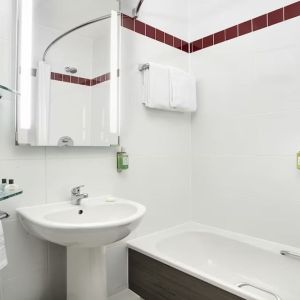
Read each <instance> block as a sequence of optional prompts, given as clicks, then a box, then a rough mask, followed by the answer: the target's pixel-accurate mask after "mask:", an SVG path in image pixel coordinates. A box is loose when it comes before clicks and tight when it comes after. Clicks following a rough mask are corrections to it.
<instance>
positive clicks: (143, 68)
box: [139, 64, 150, 72]
mask: <svg viewBox="0 0 300 300" xmlns="http://www.w3.org/2000/svg"><path fill="white" fill-rule="evenodd" d="M149 68H150V65H149V64H142V65H139V71H140V72H143V71H146V70H149Z"/></svg>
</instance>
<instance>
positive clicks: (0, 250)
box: [0, 221, 7, 270]
mask: <svg viewBox="0 0 300 300" xmlns="http://www.w3.org/2000/svg"><path fill="white" fill-rule="evenodd" d="M6 265H7V257H6V249H5V241H4V233H3V228H2V222H1V221H0V270H2V269H3V268H4V267H5V266H6Z"/></svg>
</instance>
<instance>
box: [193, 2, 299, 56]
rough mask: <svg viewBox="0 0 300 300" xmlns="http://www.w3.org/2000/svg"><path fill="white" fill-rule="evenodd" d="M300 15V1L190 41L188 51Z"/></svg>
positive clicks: (194, 50) (197, 49) (200, 48)
mask: <svg viewBox="0 0 300 300" xmlns="http://www.w3.org/2000/svg"><path fill="white" fill-rule="evenodd" d="M298 16H300V1H297V2H295V3H293V4H290V5H288V6H285V7H282V8H279V9H276V10H274V11H271V12H269V13H266V14H264V15H261V16H258V17H256V18H253V19H251V20H248V21H245V22H243V23H241V24H237V25H234V26H232V27H230V28H226V29H224V30H221V31H219V32H217V33H214V34H211V35H209V36H206V37H203V38H201V39H199V40H196V41H194V42H192V43H190V47H189V48H190V53H193V52H196V51H199V50H202V49H204V48H207V47H210V46H213V45H216V44H219V43H223V42H225V41H228V40H231V39H234V38H237V37H239V36H242V35H245V34H248V33H251V32H254V31H256V30H260V29H263V28H266V27H269V26H273V25H275V24H278V23H281V22H284V21H286V20H289V19H292V18H295V17H298Z"/></svg>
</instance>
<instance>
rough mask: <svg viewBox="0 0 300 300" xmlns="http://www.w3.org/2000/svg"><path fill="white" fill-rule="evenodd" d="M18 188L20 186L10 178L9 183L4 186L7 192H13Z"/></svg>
mask: <svg viewBox="0 0 300 300" xmlns="http://www.w3.org/2000/svg"><path fill="white" fill-rule="evenodd" d="M18 188H19V187H18V186H17V185H16V184H14V180H13V179H9V180H8V184H7V185H6V186H5V188H4V191H5V192H13V191H16V190H17V189H18Z"/></svg>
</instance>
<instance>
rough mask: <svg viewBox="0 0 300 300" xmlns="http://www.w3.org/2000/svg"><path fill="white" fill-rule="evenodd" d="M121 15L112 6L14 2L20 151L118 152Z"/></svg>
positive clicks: (93, 0)
mask: <svg viewBox="0 0 300 300" xmlns="http://www.w3.org/2000/svg"><path fill="white" fill-rule="evenodd" d="M118 10H119V2H118V1H117V0H101V1H99V0H76V1H74V0H47V1H45V0H19V1H18V16H19V17H18V22H19V30H18V78H17V86H18V90H19V91H20V95H19V96H18V101H17V143H18V144H19V145H22V144H29V145H32V146H110V145H116V144H118V136H119V90H118V86H119V83H118V80H119V77H118V68H119V64H118V56H119V51H118V49H119V23H120V17H119V14H118V12H117V11H118Z"/></svg>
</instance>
